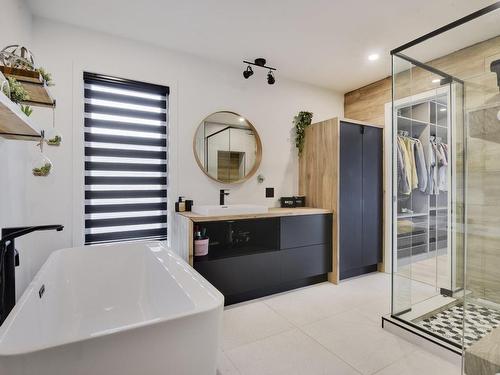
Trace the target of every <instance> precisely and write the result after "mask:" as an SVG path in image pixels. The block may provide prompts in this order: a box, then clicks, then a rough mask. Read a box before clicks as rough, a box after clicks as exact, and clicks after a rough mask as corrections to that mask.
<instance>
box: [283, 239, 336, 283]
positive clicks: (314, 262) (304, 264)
mask: <svg viewBox="0 0 500 375" xmlns="http://www.w3.org/2000/svg"><path fill="white" fill-rule="evenodd" d="M280 255H281V266H282V272H281V273H282V281H283V282H287V281H292V280H299V279H304V278H306V277H311V276H317V275H322V274H325V273H328V272H331V271H332V246H331V244H323V245H312V246H304V247H297V248H294V249H285V250H281V251H280Z"/></svg>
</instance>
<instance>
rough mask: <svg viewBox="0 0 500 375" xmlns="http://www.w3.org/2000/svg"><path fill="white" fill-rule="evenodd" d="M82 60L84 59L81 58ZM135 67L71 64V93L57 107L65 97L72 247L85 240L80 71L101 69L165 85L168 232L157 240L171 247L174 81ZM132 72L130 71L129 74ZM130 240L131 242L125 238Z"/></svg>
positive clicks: (174, 176)
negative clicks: (67, 105)
mask: <svg viewBox="0 0 500 375" xmlns="http://www.w3.org/2000/svg"><path fill="white" fill-rule="evenodd" d="M81 60H82V61H84V60H85V59H84V58H82V59H81ZM136 68H137V66H136V64H135V63H133V62H130V63H129V62H127V61H125V62H124V64H120V65H119V66H117V65H116V64H112V62H108V63H107V64H106V62H100V63H99V64H98V65H96V64H95V63H89V62H79V63H74V64H73V69H72V72H71V73H72V74H71V75H72V83H71V84H72V88H68V90H69V91H70V92H72V94H73V95H72V97H70V98H66V99H65V98H61V99H60V100H58V101H59V102H60V104H61V105H60V106H59V108H63V107H64V104H65V103H64V102H65V100H68V101H69V102H70V107H71V112H72V116H71V118H72V121H71V128H72V152H71V159H72V172H73V179H72V185H73V186H72V189H71V192H72V196H73V198H72V202H73V207H72V209H70V210H68V215H69V216H70V218H68V222H71V227H72V230H71V232H72V241H71V242H72V246H74V247H81V246H84V243H85V191H84V190H85V189H84V188H83V187H84V185H85V183H84V181H85V168H84V162H83V161H84V158H85V153H84V145H85V144H84V142H83V141H82V140H83V139H84V120H85V115H84V113H85V110H84V109H85V97H84V80H83V73H84V72H102V74H103V75H109V76H117V77H118V76H119V77H122V78H123V79H130V80H132V81H140V82H145V83H149V82H151V83H153V82H154V83H153V84H157V85H161V86H166V87H169V89H170V93H169V95H168V104H169V105H168V114H167V134H168V136H167V163H168V167H167V178H168V181H169V184H168V186H167V232H168V233H170V234H171V235H169V236H168V237H167V240H166V241H161V243H163V244H164V245H165V246H167V247H172V244H173V243H175V242H176V241H177V238H176V236H175V234H173V232H172V230H171V228H172V226H173V225H174V222H173V214H172V209H171V207H173V205H174V204H175V199H174V198H173V197H175V196H177V195H178V191H179V187H178V185H179V183H178V152H179V147H178V133H179V129H178V120H177V119H178V116H177V106H178V104H177V103H178V97H177V94H176V93H177V91H178V90H177V86H178V83H177V81H176V80H174V79H173V78H169V77H168V74H165V75H161V76H159V75H158V74H157V71H154V70H140V71H139V70H137V69H136ZM131 72H132V73H131ZM136 241H138V242H144V241H146V242H151V239H138V240H136ZM126 242H132V241H126ZM103 245H104V246H105V245H106V244H96V245H89V246H103Z"/></svg>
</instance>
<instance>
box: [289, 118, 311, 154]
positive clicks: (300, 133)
mask: <svg viewBox="0 0 500 375" xmlns="http://www.w3.org/2000/svg"><path fill="white" fill-rule="evenodd" d="M312 118H313V114H312V112H307V111H300V112H299V114H298V115H297V116H295V117H294V118H293V124H294V125H295V147H297V149H298V153H299V156H300V155H301V154H302V150H303V149H304V141H305V137H306V128H307V127H308V126H309V125H311V122H312Z"/></svg>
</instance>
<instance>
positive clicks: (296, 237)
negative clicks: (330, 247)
mask: <svg viewBox="0 0 500 375" xmlns="http://www.w3.org/2000/svg"><path fill="white" fill-rule="evenodd" d="M280 232H281V234H280V237H281V244H280V249H290V248H293V247H301V246H309V245H317V244H324V243H331V241H332V215H331V214H325V215H299V216H288V217H282V218H281V230H280Z"/></svg>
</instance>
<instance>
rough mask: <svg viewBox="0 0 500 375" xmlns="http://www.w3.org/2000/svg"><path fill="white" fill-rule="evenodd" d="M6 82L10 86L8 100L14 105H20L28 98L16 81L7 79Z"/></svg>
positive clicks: (26, 92) (10, 78) (24, 90)
mask: <svg viewBox="0 0 500 375" xmlns="http://www.w3.org/2000/svg"><path fill="white" fill-rule="evenodd" d="M7 80H8V81H9V86H10V100H12V101H13V102H14V103H20V102H23V101H26V100H28V99H29V98H30V96H29V94H28V91H26V89H25V88H24V87H23V85H21V84H20V83H19V82H18V81H17V79H15V78H12V77H8V78H7Z"/></svg>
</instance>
